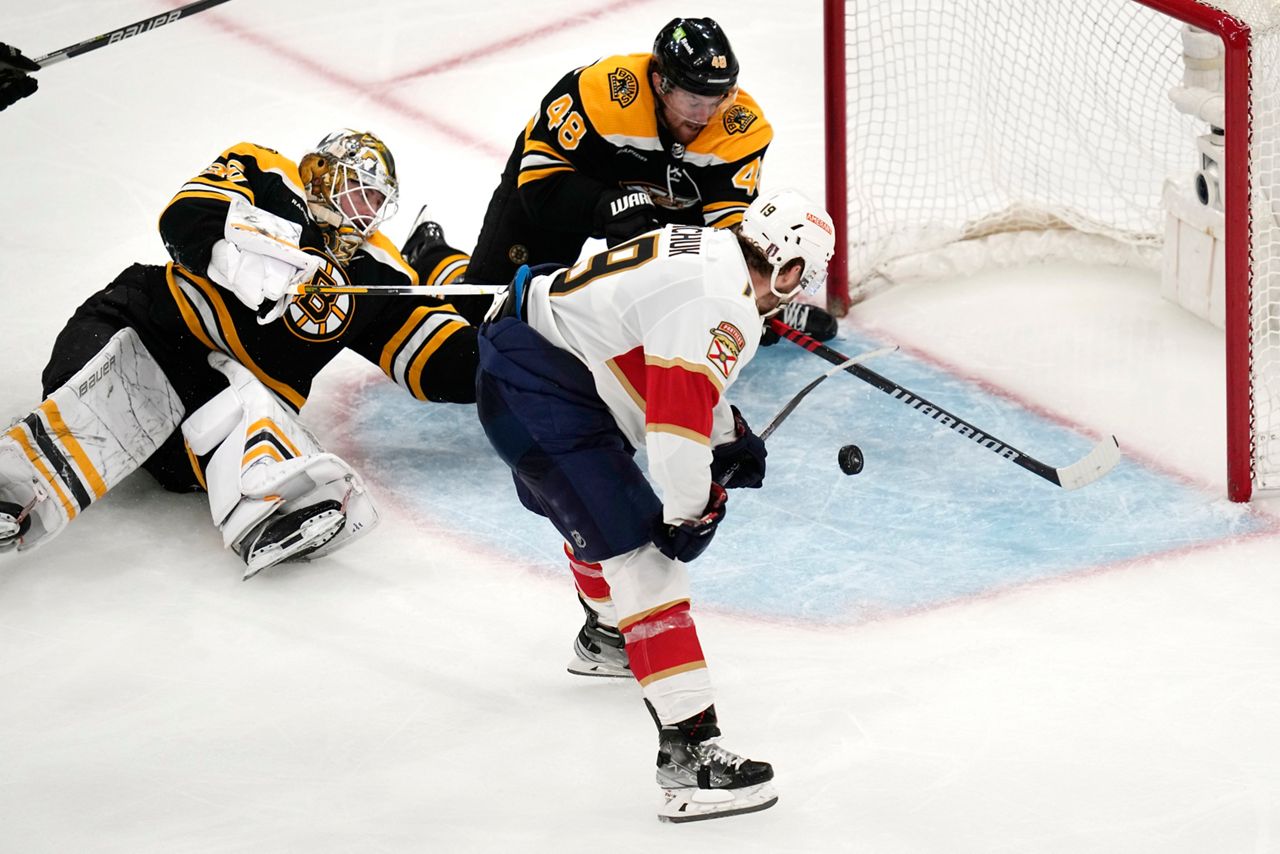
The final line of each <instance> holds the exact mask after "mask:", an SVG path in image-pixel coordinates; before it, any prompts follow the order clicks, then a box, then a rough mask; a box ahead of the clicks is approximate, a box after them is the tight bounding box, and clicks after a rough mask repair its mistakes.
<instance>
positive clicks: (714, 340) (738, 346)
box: [707, 320, 747, 379]
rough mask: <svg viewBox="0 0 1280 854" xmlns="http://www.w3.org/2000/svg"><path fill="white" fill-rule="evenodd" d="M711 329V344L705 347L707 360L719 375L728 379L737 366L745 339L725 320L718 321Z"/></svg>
mask: <svg viewBox="0 0 1280 854" xmlns="http://www.w3.org/2000/svg"><path fill="white" fill-rule="evenodd" d="M710 331H711V346H710V347H708V348H707V361H709V362H710V363H711V364H712V366H713V367H715V369H716V370H717V371H719V372H720V375H721V376H723V377H724V378H725V379H729V374H731V373H733V369H734V368H736V367H737V366H738V359H739V357H740V356H741V354H742V348H743V347H745V346H747V339H746V337H745V336H744V335H743V334H742V331H741V330H739V329H738V327H736V326H734V325H733V324H732V323H730V322H729V321H727V320H722V321H720V323H719V325H717V326H716V328H715V329H712V330H710Z"/></svg>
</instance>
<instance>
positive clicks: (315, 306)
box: [283, 259, 356, 343]
mask: <svg viewBox="0 0 1280 854" xmlns="http://www.w3.org/2000/svg"><path fill="white" fill-rule="evenodd" d="M311 284H312V285H316V286H318V287H335V286H346V285H347V284H348V282H347V279H346V276H345V275H344V274H343V272H342V271H341V270H340V269H335V268H334V266H333V263H332V262H331V261H329V260H327V259H326V260H325V261H324V262H323V263H322V264H321V265H320V269H318V270H316V273H315V275H314V276H312V277H311ZM355 313H356V302H355V298H354V297H353V296H352V295H351V294H302V295H301V296H297V297H294V298H293V301H292V302H291V303H289V307H288V308H287V309H285V312H284V318H283V320H284V325H285V327H286V328H287V329H288V330H289V331H290V332H292V333H293V334H294V335H297V336H298V337H299V338H301V339H302V340H304V341H312V342H316V343H319V342H321V341H332V340H333V339H335V338H337V337H338V336H340V335H341V334H342V333H343V332H345V331H346V330H347V327H348V326H350V324H351V318H352V317H353V316H354V315H355Z"/></svg>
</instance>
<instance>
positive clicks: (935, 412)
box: [889, 388, 1022, 460]
mask: <svg viewBox="0 0 1280 854" xmlns="http://www.w3.org/2000/svg"><path fill="white" fill-rule="evenodd" d="M889 396H890V397H893V398H896V399H898V400H901V401H902V402H903V403H905V404H907V406H910V407H911V408H912V409H918V410H919V411H921V412H923V413H924V414H925V415H928V416H929V417H930V418H932V419H933V420H934V421H937V422H938V423H939V424H941V425H943V426H944V427H950V428H951V429H952V430H955V431H956V432H957V433H959V434H960V435H961V436H964V437H965V438H968V439H972V440H973V441H975V442H977V443H978V444H979V445H981V446H982V447H984V448H986V449H988V450H991V451H995V452H996V453H997V454H999V455H1000V456H1002V457H1004V458H1005V459H1006V460H1016V459H1018V458H1020V457H1021V456H1022V454H1020V453H1019V452H1018V451H1015V450H1014V449H1013V448H1010V447H1009V446H1008V445H1006V444H1005V443H1004V442H1001V441H1000V440H999V439H993V438H992V437H990V436H988V435H986V434H985V433H983V432H982V431H981V430H979V429H978V428H976V427H974V426H972V425H970V424H968V423H967V422H965V421H961V420H960V419H959V418H956V417H955V416H954V415H951V414H949V413H946V412H943V411H941V410H940V409H937V408H936V407H933V406H930V405H929V404H928V403H925V402H924V401H923V400H921V399H920V398H918V397H916V396H915V395H914V394H912V393H911V392H909V391H907V390H906V389H903V388H899V389H894V390H893V391H891V392H889Z"/></svg>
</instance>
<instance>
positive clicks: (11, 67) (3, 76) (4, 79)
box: [0, 42, 40, 110]
mask: <svg viewBox="0 0 1280 854" xmlns="http://www.w3.org/2000/svg"><path fill="white" fill-rule="evenodd" d="M39 70H40V66H39V65H36V64H35V63H34V62H32V61H31V60H30V59H28V58H27V57H25V56H23V55H22V51H20V50H18V49H17V48H16V47H9V45H7V44H4V43H3V42H0V110H3V109H4V108H5V107H8V106H9V105H10V104H13V103H14V102H16V101H18V100H19V99H21V98H25V97H27V96H28V95H30V94H32V93H34V92H35V91H36V88H37V87H38V86H39V85H40V84H39V83H37V82H36V79H35V78H34V77H31V76H30V72H32V71H39Z"/></svg>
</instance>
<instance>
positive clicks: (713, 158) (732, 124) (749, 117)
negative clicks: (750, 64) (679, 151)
mask: <svg viewBox="0 0 1280 854" xmlns="http://www.w3.org/2000/svg"><path fill="white" fill-rule="evenodd" d="M772 141H773V126H772V125H770V124H769V121H768V119H766V118H765V117H764V111H763V110H761V109H760V105H759V104H757V103H756V102H755V99H754V98H752V97H751V96H750V95H748V94H747V93H746V92H742V91H739V92H738V97H737V98H736V99H735V100H734V102H733V103H732V104H730V105H729V106H728V107H727V108H726V109H725V110H724V112H722V113H721V114H720V116H719V118H718V120H717V121H715V122H712V123H711V124H709V125H707V126H706V128H704V129H703V131H702V133H700V134H698V138H697V139H695V140H694V141H693V143H692V144H691V145H690V146H689V148H688V151H687V152H686V153H685V160H687V161H690V162H692V163H695V164H697V165H699V166H714V165H717V164H721V163H734V162H736V161H738V160H742V159H743V158H744V157H750V156H751V155H752V154H756V153H758V152H761V151H763V150H764V149H765V148H766V147H767V146H768V145H769V143H770V142H772Z"/></svg>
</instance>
